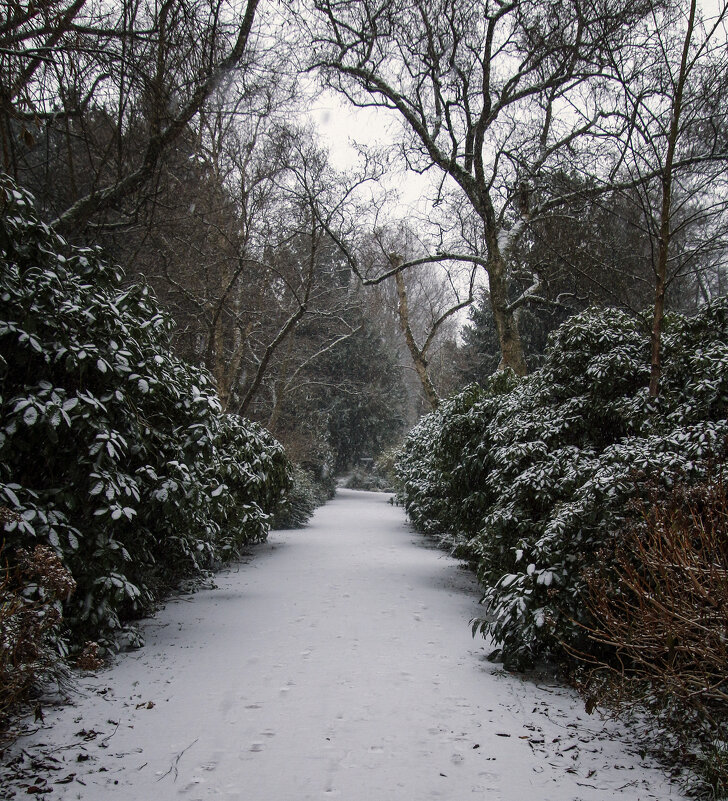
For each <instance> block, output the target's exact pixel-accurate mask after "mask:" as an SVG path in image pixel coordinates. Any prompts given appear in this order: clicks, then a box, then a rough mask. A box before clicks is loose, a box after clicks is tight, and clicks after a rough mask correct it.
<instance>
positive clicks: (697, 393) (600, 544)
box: [397, 298, 728, 665]
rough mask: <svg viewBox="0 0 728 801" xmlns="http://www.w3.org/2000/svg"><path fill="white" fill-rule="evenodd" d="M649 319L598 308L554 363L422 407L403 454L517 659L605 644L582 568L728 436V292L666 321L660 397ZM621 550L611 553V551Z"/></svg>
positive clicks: (508, 654) (436, 525)
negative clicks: (632, 512) (588, 602)
mask: <svg viewBox="0 0 728 801" xmlns="http://www.w3.org/2000/svg"><path fill="white" fill-rule="evenodd" d="M648 331H649V328H648V326H647V325H646V321H645V320H640V319H635V318H633V317H630V316H628V315H627V314H625V313H622V312H620V311H617V310H603V309H600V310H589V311H586V312H584V313H582V314H580V315H577V316H576V317H574V318H572V319H571V320H569V321H568V322H567V323H565V324H564V325H563V326H561V328H559V329H558V330H557V331H556V332H555V333H554V334H553V335H552V337H551V339H550V343H549V347H548V350H547V353H546V358H545V362H544V364H543V366H542V368H541V369H539V370H538V371H536V372H534V373H533V374H531V375H530V376H528V377H526V378H525V379H522V380H516V379H515V378H514V377H513V376H503V375H499V376H496V377H494V378H493V379H491V380H490V381H489V382H488V383H487V385H486V386H485V387H483V388H482V389H481V388H478V387H475V386H473V387H469V388H467V389H466V390H465V391H463V392H462V393H461V394H460V395H458V396H456V397H455V398H452V399H451V400H449V401H447V402H446V403H444V404H443V405H442V406H441V408H439V409H438V410H437V411H436V412H434V413H432V414H431V415H429V416H428V417H426V418H424V419H423V420H422V421H421V422H420V423H419V424H418V426H416V427H415V429H413V431H412V432H411V433H410V435H409V438H408V440H407V441H406V442H405V445H404V447H403V448H402V451H401V453H400V456H399V460H398V464H397V474H398V481H399V484H400V487H401V490H400V494H401V497H402V499H403V501H404V503H405V506H406V508H407V511H408V513H409V515H410V517H411V519H412V521H413V522H414V524H415V525H416V526H417V527H418V528H419V529H420V530H422V531H424V532H426V533H428V534H434V535H437V536H440V537H442V538H443V541H444V542H445V543H446V544H447V545H449V546H450V547H453V548H455V549H456V550H457V551H458V552H459V553H460V554H461V555H463V556H467V557H468V558H470V559H471V560H472V561H473V562H474V563H475V564H476V567H477V573H478V577H479V579H480V581H481V583H482V585H483V588H484V598H483V602H484V604H485V606H486V608H487V616H486V619H484V620H482V621H477V625H476V628H477V629H479V630H480V631H481V632H482V633H483V634H489V635H491V636H492V638H493V640H494V642H495V643H496V644H498V645H499V646H501V647H502V649H503V657H504V660H505V661H506V662H507V663H509V664H512V665H523V664H527V663H529V662H531V661H532V660H533V658H534V657H536V656H538V655H541V654H548V653H551V654H562V653H563V646H564V645H565V644H566V645H568V646H570V647H572V648H584V649H588V648H589V647H592V645H593V644H590V642H589V641H588V639H587V637H586V636H585V633H584V628H583V626H584V625H589V624H590V620H589V617H588V614H587V613H586V611H585V609H586V607H585V604H584V592H585V584H584V575H585V571H586V570H587V568H589V567H590V566H591V565H593V564H595V562H596V561H598V560H600V559H602V558H603V556H602V554H603V553H604V552H605V550H607V551H608V550H609V548H607V547H606V546H609V545H611V543H612V540H613V538H614V537H615V536H617V533H618V531H619V529H620V526H621V525H622V524H623V523H624V521H625V520H626V518H627V514H628V513H627V509H628V506H629V502H630V500H631V499H633V498H634V497H636V496H639V495H640V493H641V492H642V487H643V486H645V484H646V482H653V483H655V484H658V485H662V486H666V487H669V486H671V485H672V484H674V483H675V482H677V481H681V482H687V483H690V482H692V481H695V480H698V479H699V478H701V477H702V476H704V475H705V473H706V465H707V460H708V459H709V457H710V455H711V454H714V453H717V452H719V451H720V450H721V449H722V447H723V444H724V441H725V439H726V436H727V435H728V423H727V422H726V403H727V401H728V300H726V299H725V298H723V299H721V300H719V301H716V302H715V303H713V304H712V305H710V306H708V307H706V308H704V309H703V310H702V311H701V312H700V313H699V314H698V315H696V316H695V317H693V318H685V317H681V316H675V317H672V318H670V319H668V320H667V321H666V329H665V336H664V357H663V358H664V373H663V383H662V395H661V396H660V397H659V398H658V399H657V400H652V399H650V398H649V397H648V393H647V385H648V382H649V362H650V360H649V334H648ZM612 550H613V549H612Z"/></svg>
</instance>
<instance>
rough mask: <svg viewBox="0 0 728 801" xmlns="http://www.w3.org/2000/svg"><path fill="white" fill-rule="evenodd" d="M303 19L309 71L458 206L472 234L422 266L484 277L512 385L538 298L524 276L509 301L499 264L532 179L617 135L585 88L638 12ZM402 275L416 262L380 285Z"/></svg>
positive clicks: (539, 8)
mask: <svg viewBox="0 0 728 801" xmlns="http://www.w3.org/2000/svg"><path fill="white" fill-rule="evenodd" d="M316 9H317V10H318V12H319V19H320V26H319V28H318V29H317V30H316V32H315V38H316V44H317V49H316V54H315V57H314V59H313V64H312V68H315V69H318V70H320V72H321V74H322V75H323V76H324V78H325V80H326V81H327V83H328V84H329V85H330V86H332V87H333V88H335V89H336V90H337V91H339V92H341V93H342V94H344V95H345V96H346V97H347V98H348V99H349V100H350V101H351V102H352V103H353V104H355V105H358V106H368V105H375V106H379V107H383V108H385V109H389V110H391V111H392V112H393V113H395V114H397V115H398V116H399V118H400V120H401V121H402V122H403V123H404V128H403V134H402V139H401V151H402V153H403V155H404V157H405V158H406V160H407V163H408V165H409V166H410V167H411V168H412V169H415V170H418V171H427V170H431V169H435V170H438V171H439V172H440V173H441V174H442V175H443V181H444V180H445V177H446V178H447V179H448V180H449V181H450V182H451V183H450V184H449V185H448V186H454V187H456V189H457V191H458V192H460V193H462V195H463V196H464V197H465V198H466V199H467V203H468V204H469V208H470V211H471V212H472V213H473V214H474V216H475V217H476V219H477V222H478V229H477V231H476V235H475V236H474V237H471V238H470V239H469V240H468V241H467V244H466V243H462V244H463V245H465V247H464V248H463V249H461V250H459V251H457V252H452V251H450V250H449V249H448V248H447V247H446V246H443V247H442V248H441V249H440V251H439V252H437V251H436V252H434V253H431V254H430V255H429V256H428V257H427V261H428V262H430V263H435V262H447V261H454V260H461V261H465V262H469V263H472V264H478V265H480V266H482V267H483V268H484V269H485V271H486V272H487V276H488V284H489V290H490V299H491V306H492V312H493V317H494V320H495V324H496V329H497V332H498V339H499V343H500V349H501V366H502V367H510V368H511V369H513V370H514V371H515V372H516V373H518V374H523V373H524V372H525V371H526V363H525V359H524V355H523V347H522V343H521V339H520V335H519V331H518V325H517V317H516V312H517V311H518V309H519V308H520V307H521V306H522V305H523V304H525V303H528V302H533V301H534V300H535V299H536V298H537V297H538V295H539V290H540V286H539V282H538V280H537V277H535V280H534V281H533V282H532V284H531V285H529V287H528V288H527V289H526V290H525V291H524V292H522V293H521V294H520V295H519V296H518V297H513V296H512V292H511V283H512V282H511V278H512V264H511V259H510V257H511V251H512V248H513V245H514V243H515V241H516V240H517V238H518V236H519V235H520V234H521V232H522V231H523V229H524V228H525V227H526V226H527V224H528V223H529V221H530V220H531V218H532V216H533V215H534V212H535V211H537V210H536V209H534V208H533V206H532V200H533V199H534V197H535V195H534V192H533V190H534V188H535V184H536V183H537V182H538V181H539V180H540V178H541V177H542V176H543V175H544V174H548V173H549V172H551V171H553V170H556V169H559V168H561V167H562V166H563V163H564V161H565V160H568V159H571V160H574V159H575V157H576V156H575V154H576V153H577V150H578V145H579V142H580V141H582V140H583V139H588V138H592V137H596V136H601V135H602V131H603V129H604V127H605V126H606V125H607V121H608V120H613V121H614V125H615V126H616V127H618V128H621V127H623V122H622V121H621V120H620V119H619V115H612V112H611V110H604V109H603V108H602V107H601V106H599V105H598V104H597V103H596V102H595V98H596V91H597V89H596V87H599V86H603V85H604V84H605V83H606V82H608V80H609V79H611V78H613V77H614V76H613V74H612V70H611V67H610V63H609V56H610V53H612V52H614V51H615V50H618V49H619V47H620V46H621V45H622V43H623V42H624V41H625V40H626V36H627V31H628V30H629V25H630V23H631V22H632V21H633V19H634V18H635V17H639V15H640V14H642V13H644V10H645V8H644V6H643V5H641V4H635V3H629V4H627V3H619V2H614V3H610V4H606V5H605V4H600V5H599V6H598V7H597V6H596V5H585V4H582V3H578V2H566V3H564V2H558V3H557V2H546V3H544V2H491V1H490V0H471V1H468V2H465V0H439V2H436V3H431V2H424V0H409V1H408V2H396V3H390V2H386V3H385V2H378V0H363V2H362V1H358V2H337V3H333V2H329V1H328V0H318V2H316ZM443 187H444V189H443V192H446V191H447V187H445V185H444V184H443ZM441 200H442V196H441V195H440V196H438V197H437V198H436V201H438V202H439V201H441ZM544 210H547V207H544V209H542V210H538V211H539V212H541V211H544ZM415 263H418V264H419V263H423V259H417V260H415V261H414V262H412V263H410V262H404V263H402V264H400V265H399V266H398V267H397V268H396V269H393V270H391V271H390V272H389V274H390V275H394V274H395V273H396V272H398V271H400V270H402V269H406V268H408V267H409V266H413V265H414V264H415Z"/></svg>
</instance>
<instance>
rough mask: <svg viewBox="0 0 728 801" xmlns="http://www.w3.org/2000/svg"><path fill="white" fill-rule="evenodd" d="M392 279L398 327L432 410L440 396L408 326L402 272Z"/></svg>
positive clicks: (424, 358) (438, 402) (405, 292)
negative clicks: (394, 285) (394, 286)
mask: <svg viewBox="0 0 728 801" xmlns="http://www.w3.org/2000/svg"><path fill="white" fill-rule="evenodd" d="M394 280H395V282H396V284H397V299H398V301H399V303H398V304H397V313H398V314H399V327H400V328H401V329H402V333H403V334H404V338H405V342H406V343H407V349H408V350H409V352H410V356H411V357H412V362H413V364H414V366H415V371H416V373H417V376H418V377H419V379H420V383H421V384H422V389H423V390H424V392H425V397H426V398H427V402H428V403H429V404H430V408H431V409H432V410H433V411H434V410H435V409H437V407H438V406H439V405H440V397H439V396H438V394H437V390H436V389H435V386H434V384H433V383H432V380H431V379H430V375H429V373H428V372H427V359H426V357H425V353H424V352H423V351H421V350H420V349H419V347H417V343H416V342H415V338H414V335H413V333H412V327H411V326H410V319H409V306H408V305H407V289H406V288H405V285H404V278H403V277H402V273H401V272H399V273H395V275H394Z"/></svg>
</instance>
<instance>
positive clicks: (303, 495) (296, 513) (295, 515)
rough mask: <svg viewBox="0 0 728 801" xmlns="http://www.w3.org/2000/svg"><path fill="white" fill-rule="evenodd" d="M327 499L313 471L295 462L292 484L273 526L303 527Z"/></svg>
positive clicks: (274, 517)
mask: <svg viewBox="0 0 728 801" xmlns="http://www.w3.org/2000/svg"><path fill="white" fill-rule="evenodd" d="M327 500H328V498H327V497H326V493H325V491H324V489H323V488H322V486H321V484H320V483H318V482H317V481H316V479H315V477H314V476H313V475H312V474H311V472H310V471H309V470H306V468H304V467H301V466H300V465H297V464H294V465H293V470H292V473H291V486H290V488H289V489H288V491H287V492H286V496H285V498H284V499H283V500H282V502H281V503H280V505H279V506H278V509H277V510H276V513H275V515H274V516H273V519H272V520H271V527H272V528H274V529H290V528H303V527H304V526H305V525H306V523H308V521H309V519H310V518H311V515H312V514H313V513H314V512H315V511H316V507H317V506H321V504H323V503H326V501H327Z"/></svg>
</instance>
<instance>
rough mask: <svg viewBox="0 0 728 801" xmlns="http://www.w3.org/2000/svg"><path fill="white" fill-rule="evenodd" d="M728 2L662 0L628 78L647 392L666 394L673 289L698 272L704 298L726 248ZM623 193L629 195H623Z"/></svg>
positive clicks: (626, 150)
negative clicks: (646, 287)
mask: <svg viewBox="0 0 728 801" xmlns="http://www.w3.org/2000/svg"><path fill="white" fill-rule="evenodd" d="M727 21H728V6H726V3H725V2H723V3H721V4H720V6H719V7H718V8H717V10H716V14H715V16H713V17H711V18H708V19H706V18H703V17H701V16H700V14H699V11H698V5H697V2H696V0H688V1H687V2H678V3H676V4H674V5H672V6H668V7H665V6H662V5H659V4H657V3H655V4H654V5H653V7H652V8H651V13H650V15H649V17H648V18H647V20H646V24H647V26H648V29H647V31H646V35H645V36H644V37H643V44H642V50H643V52H642V59H641V69H640V72H639V74H637V75H632V76H631V77H630V79H629V81H626V80H625V81H624V95H623V97H624V115H625V118H626V119H628V120H629V126H628V128H627V129H626V134H627V135H626V136H625V138H624V140H623V157H622V161H621V164H620V171H619V177H618V178H617V183H619V182H622V183H624V184H626V185H627V186H629V185H630V184H632V185H633V187H634V188H633V189H632V190H631V192H630V195H629V201H630V204H631V205H632V206H633V207H636V210H637V211H638V213H639V215H640V216H641V218H642V220H643V228H644V234H645V239H646V241H648V242H649V243H650V246H651V259H650V262H651V268H652V271H653V276H654V284H653V286H654V311H653V316H652V345H651V374H650V388H649V391H650V395H651V396H652V397H656V396H657V395H658V393H659V384H660V373H661V353H660V349H661V332H662V323H663V317H664V313H665V302H666V293H667V291H668V290H669V289H670V287H671V285H673V284H675V283H678V282H681V281H683V282H684V281H685V279H686V278H690V279H692V280H693V281H694V282H695V283H696V285H697V286H698V287H699V289H700V291H701V293H702V295H703V299H704V300H708V299H709V298H710V295H711V290H710V284H711V283H712V281H711V278H710V273H711V272H712V273H713V274H715V272H716V271H722V269H723V265H724V264H725V260H726V257H727V255H728V250H727V249H726V246H727V245H728V236H727V235H728V218H727V217H726V212H727V211H728V205H727V204H726V202H725V189H726V178H727V177H728V174H727V172H726V168H727V166H728V147H726V144H727V143H726V141H725V134H724V129H725V125H726V111H725V101H726V98H728V82H727V81H726V78H725V75H726V70H728V42H727V40H726V22H727ZM623 196H624V193H623Z"/></svg>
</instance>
